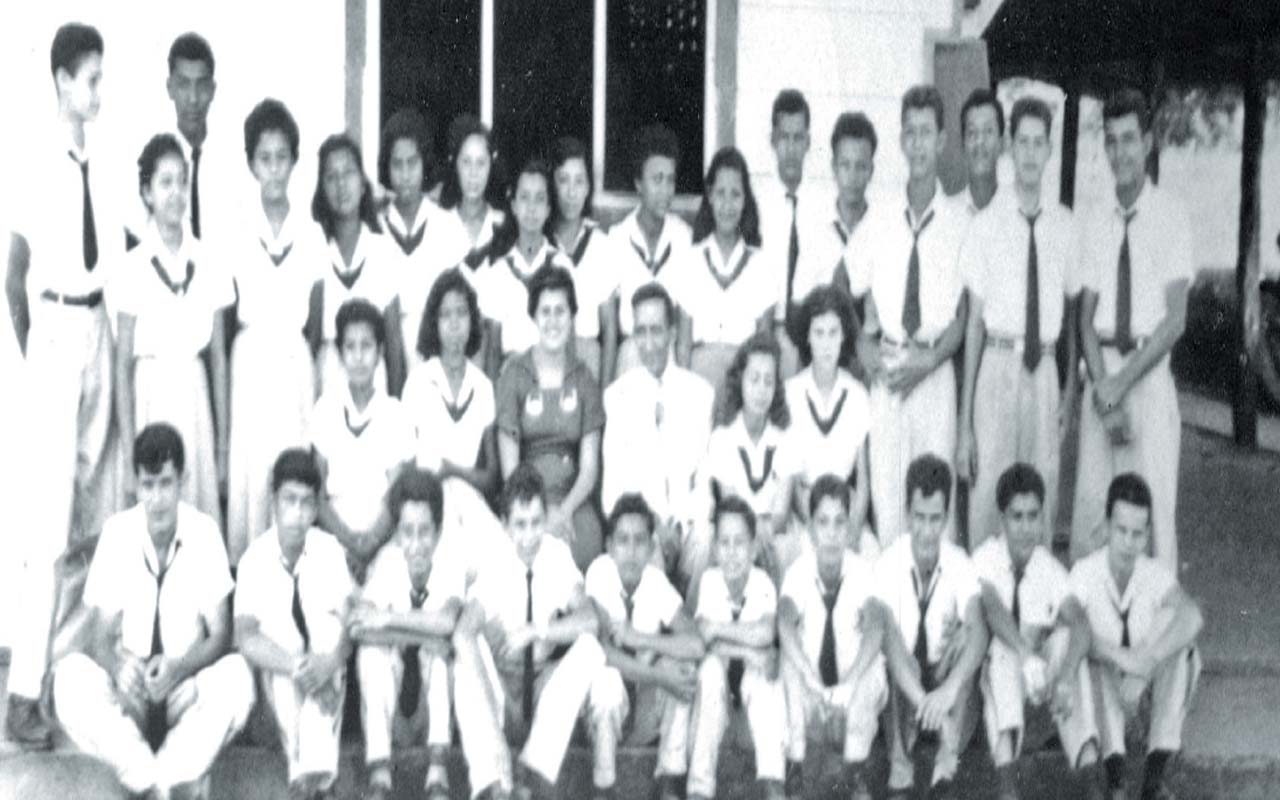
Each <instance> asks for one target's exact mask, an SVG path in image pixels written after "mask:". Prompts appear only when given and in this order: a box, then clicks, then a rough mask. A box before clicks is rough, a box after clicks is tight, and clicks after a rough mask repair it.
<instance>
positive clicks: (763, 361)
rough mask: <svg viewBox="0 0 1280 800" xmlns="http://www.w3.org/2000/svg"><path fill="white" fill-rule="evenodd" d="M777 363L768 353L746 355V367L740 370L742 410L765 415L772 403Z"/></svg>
mask: <svg viewBox="0 0 1280 800" xmlns="http://www.w3.org/2000/svg"><path fill="white" fill-rule="evenodd" d="M777 372H778V365H777V364H776V363H775V361H774V358H773V356H771V355H769V354H768V353H752V354H751V355H749V356H747V366H746V369H744V370H742V410H743V411H744V412H745V413H747V414H748V415H750V416H753V417H766V416H768V414H769V408H770V406H772V405H773V393H774V391H775V389H776V388H777V387H776V386H775V383H776V377H775V376H776V375H777Z"/></svg>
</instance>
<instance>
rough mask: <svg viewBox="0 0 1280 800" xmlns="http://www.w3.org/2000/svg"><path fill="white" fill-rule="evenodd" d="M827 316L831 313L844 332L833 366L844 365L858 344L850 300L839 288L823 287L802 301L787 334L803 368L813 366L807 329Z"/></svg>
mask: <svg viewBox="0 0 1280 800" xmlns="http://www.w3.org/2000/svg"><path fill="white" fill-rule="evenodd" d="M828 313H834V314H835V315H836V317H838V318H839V320H840V327H841V329H843V330H844V341H842V342H841V343H840V356H839V358H838V360H837V361H836V364H848V363H849V361H850V360H851V359H852V358H853V350H854V346H855V345H856V343H857V340H858V325H857V322H856V320H855V318H854V312H853V298H852V297H851V296H850V295H849V293H848V292H846V291H845V290H844V289H843V288H841V287H839V286H835V285H833V284H824V285H822V286H818V287H816V288H815V289H814V290H813V291H811V292H809V294H808V295H807V296H806V297H805V298H804V302H803V303H801V304H800V309H799V312H798V313H797V314H796V315H795V318H794V319H793V320H792V324H791V325H790V326H789V330H788V331H787V335H788V336H790V338H791V341H792V343H794V344H795V346H796V350H798V351H799V353H800V363H801V364H803V365H805V366H808V365H809V364H811V363H813V350H812V349H811V348H810V347H809V327H810V326H811V325H812V324H813V321H814V320H815V319H817V318H818V317H820V316H822V315H823V314H828Z"/></svg>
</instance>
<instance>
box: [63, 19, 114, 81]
mask: <svg viewBox="0 0 1280 800" xmlns="http://www.w3.org/2000/svg"><path fill="white" fill-rule="evenodd" d="M104 52H106V48H105V46H104V45H103V43H102V34H101V33H99V32H98V29H97V28H95V27H93V26H92V25H85V24H84V23H83V22H68V23H67V24H65V25H63V26H62V27H60V28H58V30H57V32H56V33H54V34H53V44H52V45H50V47H49V72H50V73H51V74H52V75H53V77H54V78H55V79H56V78H57V77H58V70H59V69H65V70H66V71H67V74H68V75H70V76H71V77H73V78H74V77H75V76H76V73H78V72H79V71H80V63H81V62H82V61H84V60H85V59H86V58H88V57H89V56H90V55H91V54H93V53H97V54H98V55H99V56H101V55H102V54H103V53H104Z"/></svg>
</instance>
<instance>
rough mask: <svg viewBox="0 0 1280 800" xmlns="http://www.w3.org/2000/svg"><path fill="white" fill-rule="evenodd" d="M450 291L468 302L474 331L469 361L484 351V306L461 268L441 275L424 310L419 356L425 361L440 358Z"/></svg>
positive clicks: (470, 335)
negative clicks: (442, 316)
mask: <svg viewBox="0 0 1280 800" xmlns="http://www.w3.org/2000/svg"><path fill="white" fill-rule="evenodd" d="M449 292H461V293H462V296H463V297H464V298H465V299H466V301H467V316H468V317H469V318H470V325H469V328H470V331H469V332H468V333H467V346H466V354H467V358H470V357H471V356H474V355H475V354H476V353H478V352H480V340H481V337H482V335H483V333H482V330H483V328H482V325H481V318H480V303H479V300H478V299H477V298H476V290H475V288H474V287H473V286H472V285H471V281H469V280H467V278H466V276H465V275H463V274H462V271H461V270H459V269H458V268H457V267H453V268H452V269H447V270H445V271H444V272H442V273H440V277H439V278H436V282H435V283H434V284H432V286H431V291H430V292H429V293H428V294H427V304H426V306H425V307H424V308H423V310H422V325H421V326H420V327H419V328H418V353H419V354H420V355H421V356H422V357H423V358H428V359H429V358H432V357H433V356H438V355H440V306H441V305H443V304H444V298H445V297H446V296H448V294H449Z"/></svg>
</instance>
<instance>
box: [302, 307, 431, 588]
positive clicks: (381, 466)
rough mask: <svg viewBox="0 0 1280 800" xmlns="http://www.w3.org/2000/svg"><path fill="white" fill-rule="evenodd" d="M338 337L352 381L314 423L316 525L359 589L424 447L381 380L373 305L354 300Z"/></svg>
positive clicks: (322, 404) (325, 402)
mask: <svg viewBox="0 0 1280 800" xmlns="http://www.w3.org/2000/svg"><path fill="white" fill-rule="evenodd" d="M337 331H338V332H337V338H336V339H335V340H334V341H335V342H336V343H337V347H338V354H339V359H340V361H341V362H342V369H343V371H344V372H345V373H346V376H347V380H346V382H345V383H343V384H341V385H339V386H338V387H331V388H330V389H329V390H328V391H326V392H325V393H324V394H323V395H321V396H320V399H319V400H317V401H316V405H315V408H314V409H312V412H311V420H310V433H309V436H310V439H311V445H312V449H313V450H314V452H315V454H316V461H317V463H318V464H319V467H320V474H321V476H323V491H322V493H321V497H320V504H319V508H318V509H317V517H316V519H317V522H316V524H317V525H318V526H319V527H320V528H322V529H324V530H326V531H328V532H329V533H331V534H333V535H334V537H335V538H336V539H337V540H338V542H339V543H340V544H341V545H342V547H343V548H344V549H345V550H346V552H347V563H348V564H349V565H350V566H351V572H352V575H354V576H356V578H357V580H358V581H359V580H363V577H364V573H365V569H366V567H367V566H368V565H369V562H370V561H371V560H372V559H373V556H374V554H375V553H377V552H378V548H380V547H381V546H382V545H383V543H384V542H386V541H387V538H388V537H389V536H390V535H391V522H390V519H389V518H388V517H387V514H386V507H385V504H384V502H383V501H384V500H385V498H386V494H387V488H388V487H389V486H390V485H391V484H392V482H393V481H394V480H395V476H396V474H397V473H398V472H399V470H400V469H401V465H402V464H404V462H406V461H409V460H411V459H412V458H413V457H414V448H415V446H416V445H415V444H414V432H413V425H412V423H411V422H410V421H409V417H408V415H407V414H405V412H404V409H403V407H402V406H401V405H400V401H399V400H397V399H396V398H394V397H392V396H390V395H389V394H387V393H386V391H385V390H384V389H383V388H382V385H381V381H378V380H375V379H374V374H375V372H376V371H377V368H378V365H379V364H381V363H382V352H383V349H384V348H385V346H386V345H385V342H386V323H385V322H384V321H383V319H382V314H381V313H380V312H379V311H378V309H377V308H376V307H375V306H374V305H373V304H372V303H370V302H368V301H367V300H361V299H355V300H348V301H347V302H345V303H343V304H342V306H341V307H340V308H339V309H338V314H337Z"/></svg>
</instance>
